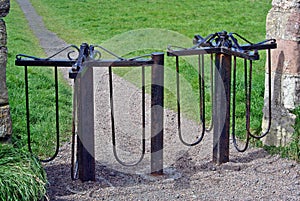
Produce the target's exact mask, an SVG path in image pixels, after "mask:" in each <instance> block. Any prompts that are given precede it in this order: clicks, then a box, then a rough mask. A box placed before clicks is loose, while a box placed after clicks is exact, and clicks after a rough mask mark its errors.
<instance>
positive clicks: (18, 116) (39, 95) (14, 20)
mask: <svg viewBox="0 0 300 201" xmlns="http://www.w3.org/2000/svg"><path fill="white" fill-rule="evenodd" d="M5 21H6V25H7V32H8V44H7V46H8V52H9V53H8V64H7V86H8V92H9V102H10V107H11V116H12V121H13V143H14V144H18V146H19V147H23V148H24V149H27V135H26V134H27V130H26V110H25V83H24V67H21V66H15V64H14V62H15V56H16V55H17V54H19V53H25V54H28V55H36V56H38V57H43V56H45V54H44V52H43V50H42V49H41V48H40V46H39V42H38V40H37V39H36V38H35V36H34V35H33V33H32V32H31V30H30V28H29V26H28V24H27V20H26V18H25V17H24V15H23V13H22V11H21V10H20V8H19V7H18V4H16V3H15V1H11V10H10V14H9V15H8V16H7V17H6V18H5ZM28 72H29V75H28V77H29V97H30V112H31V113H30V115H31V118H30V122H31V133H32V140H31V142H32V150H33V153H34V154H35V155H38V156H40V157H41V158H47V157H49V156H51V155H52V154H53V153H54V149H55V142H56V135H55V134H56V130H55V97H54V93H55V91H54V71H53V69H52V68H42V67H28ZM59 95H60V97H59V101H60V105H59V106H60V120H61V121H60V125H61V129H60V132H61V138H62V141H65V140H66V139H68V137H67V136H68V135H69V134H70V130H71V114H72V110H71V108H72V98H71V97H72V93H71V89H70V87H69V86H68V85H67V84H66V82H65V81H64V80H63V79H62V77H60V85H59Z"/></svg>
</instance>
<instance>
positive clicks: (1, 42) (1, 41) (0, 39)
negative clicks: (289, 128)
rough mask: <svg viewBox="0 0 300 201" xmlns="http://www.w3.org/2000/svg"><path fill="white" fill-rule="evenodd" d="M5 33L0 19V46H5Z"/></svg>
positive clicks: (2, 21)
mask: <svg viewBox="0 0 300 201" xmlns="http://www.w3.org/2000/svg"><path fill="white" fill-rule="evenodd" d="M6 44H7V34H6V26H5V22H4V20H2V19H0V46H6Z"/></svg>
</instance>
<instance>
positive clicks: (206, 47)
mask: <svg viewBox="0 0 300 201" xmlns="http://www.w3.org/2000/svg"><path fill="white" fill-rule="evenodd" d="M235 36H236V37H238V38H240V39H241V40H242V41H244V42H246V43H248V44H246V45H240V44H239V43H238V40H237V38H235ZM194 44H195V45H194V46H193V47H191V48H181V47H177V46H170V47H168V56H174V57H176V69H177V72H178V67H179V64H178V57H180V56H191V55H204V54H211V55H216V60H215V66H216V72H213V70H211V72H210V73H211V81H212V80H214V82H212V84H211V86H213V88H212V90H211V94H212V95H211V96H212V97H213V100H214V101H213V107H212V108H213V117H212V125H211V126H210V128H208V129H206V130H210V129H211V128H212V126H213V128H214V140H213V141H214V142H213V143H214V145H213V161H214V162H216V163H218V164H221V163H224V162H227V161H228V160H229V131H230V129H229V127H230V103H231V102H230V94H231V89H230V88H231V72H232V66H231V65H232V61H231V60H232V57H233V58H234V61H233V63H234V64H233V84H232V87H233V99H232V101H233V103H232V107H233V108H232V137H233V143H234V146H235V148H236V149H237V150H238V151H241V152H243V151H245V150H246V149H247V147H248V144H249V140H250V137H253V138H256V139H260V138H262V137H264V136H266V135H267V134H268V132H269V131H270V127H271V56H270V54H271V49H275V48H276V47H277V44H276V40H275V39H270V40H265V41H262V42H260V43H256V44H254V43H251V42H250V41H248V40H247V39H245V38H244V37H242V36H241V35H239V34H237V33H227V32H226V31H222V32H217V33H214V34H210V35H209V36H207V37H205V38H203V37H201V36H200V35H196V36H195V38H194ZM259 50H267V51H268V71H269V72H268V73H269V75H268V84H269V101H268V103H269V112H268V115H269V117H268V118H269V123H268V128H267V130H266V131H265V132H264V133H263V134H262V135H261V136H255V135H253V134H251V132H250V116H251V88H252V61H253V60H258V59H259V54H258V51H259ZM237 57H239V58H243V59H244V60H245V62H244V68H245V97H246V102H245V105H246V144H245V146H244V147H243V148H240V147H239V146H238V145H237V140H236V137H235V111H236V58H237ZM248 61H249V63H250V65H249V68H248V66H247V62H248ZM212 64H213V57H212V56H211V69H212V68H213V67H212V66H213V65H212ZM248 71H249V74H248V73H247V72H248ZM199 74H200V71H199ZM201 76H202V77H204V75H203V73H202V75H201ZM177 77H178V75H177ZM177 84H178V85H179V80H178V78H177ZM201 84H202V83H199V86H200V87H199V88H201ZM178 90H179V86H177V91H178ZM200 94H201V93H200ZM177 98H178V102H179V103H178V113H179V115H180V96H178V93H177ZM200 101H204V100H203V99H202V98H200ZM201 105H204V104H202V103H200V108H201ZM200 114H201V111H200ZM204 119H205V118H204ZM202 123H203V122H202ZM180 128H181V125H180V118H179V119H178V129H179V137H180V139H181V138H182V137H181V132H180ZM183 144H186V145H189V146H190V144H187V143H185V142H183Z"/></svg>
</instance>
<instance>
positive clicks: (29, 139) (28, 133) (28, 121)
mask: <svg viewBox="0 0 300 201" xmlns="http://www.w3.org/2000/svg"><path fill="white" fill-rule="evenodd" d="M24 69H25V93H26V98H25V99H26V123H27V142H28V150H29V152H30V153H33V152H32V149H31V133H30V113H29V89H28V69H27V66H25V68H24ZM54 77H55V78H54V79H55V115H56V122H55V123H56V148H55V153H54V154H53V155H52V156H51V157H50V158H47V159H39V160H40V161H41V162H49V161H52V160H54V158H55V157H56V156H57V154H58V152H59V108H58V73H57V66H55V68H54Z"/></svg>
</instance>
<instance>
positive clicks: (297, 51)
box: [262, 0, 300, 146]
mask: <svg viewBox="0 0 300 201" xmlns="http://www.w3.org/2000/svg"><path fill="white" fill-rule="evenodd" d="M266 28H267V38H275V39H276V40H277V45H278V47H277V49H275V50H272V56H271V60H272V70H271V72H267V70H266V82H265V83H266V84H265V86H266V90H265V107H264V118H263V125H262V128H263V130H264V129H266V127H267V126H268V118H269V117H268V81H267V77H268V73H271V74H272V125H271V130H270V133H269V134H268V135H267V136H266V137H265V138H264V139H263V142H264V144H266V145H274V146H284V145H287V144H288V143H289V142H290V141H291V136H292V134H293V132H294V128H293V125H294V123H295V119H296V116H295V115H294V114H293V113H292V110H294V109H295V108H297V107H298V106H300V93H299V92H300V43H299V42H300V2H299V0H273V2H272V9H271V10H270V11H269V13H268V16H267V24H266Z"/></svg>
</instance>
